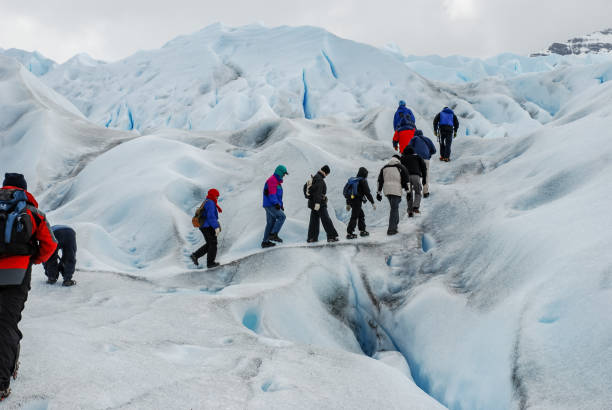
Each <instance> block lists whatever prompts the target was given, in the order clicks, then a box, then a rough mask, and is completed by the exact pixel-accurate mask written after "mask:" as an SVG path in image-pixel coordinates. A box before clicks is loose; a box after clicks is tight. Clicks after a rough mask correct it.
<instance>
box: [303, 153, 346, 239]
mask: <svg viewBox="0 0 612 410" xmlns="http://www.w3.org/2000/svg"><path fill="white" fill-rule="evenodd" d="M330 172H331V171H330V169H329V167H328V166H327V165H323V167H321V170H319V172H317V173H316V174H315V176H314V177H312V185H311V186H310V188H309V189H308V193H309V197H308V208H310V209H311V211H310V224H309V225H308V240H307V242H309V243H312V242H317V241H318V240H319V221H321V223H322V224H323V229H325V233H327V242H338V232H337V231H336V228H334V224H333V223H332V221H331V218H330V217H329V213H328V212H327V185H326V184H325V177H326V176H328V175H329V173H330Z"/></svg>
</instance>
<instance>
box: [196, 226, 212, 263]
mask: <svg viewBox="0 0 612 410" xmlns="http://www.w3.org/2000/svg"><path fill="white" fill-rule="evenodd" d="M200 232H202V235H204V239H205V240H206V243H205V244H204V245H203V246H202V247H201V248H200V249H198V250H197V251H195V252H194V253H193V254H194V256H195V257H196V258H197V259H200V258H201V257H202V256H204V255H206V264H207V265H208V266H210V265H212V264H213V263H214V262H215V258H216V257H217V235H215V230H214V229H213V228H211V227H210V226H209V227H206V228H200Z"/></svg>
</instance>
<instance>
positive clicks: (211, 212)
mask: <svg viewBox="0 0 612 410" xmlns="http://www.w3.org/2000/svg"><path fill="white" fill-rule="evenodd" d="M204 209H205V210H206V222H208V224H209V225H210V227H211V228H213V229H217V228H218V227H219V214H217V207H216V206H215V203H214V202H213V201H210V200H209V201H207V202H206V205H205V206H204Z"/></svg>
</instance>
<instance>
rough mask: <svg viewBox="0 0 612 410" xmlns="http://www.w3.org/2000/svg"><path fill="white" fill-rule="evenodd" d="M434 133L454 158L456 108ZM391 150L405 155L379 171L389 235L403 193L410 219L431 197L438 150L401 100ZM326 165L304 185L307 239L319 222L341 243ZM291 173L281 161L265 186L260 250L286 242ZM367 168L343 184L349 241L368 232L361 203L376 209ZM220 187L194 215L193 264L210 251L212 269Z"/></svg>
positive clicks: (446, 157) (445, 157)
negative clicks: (197, 236)
mask: <svg viewBox="0 0 612 410" xmlns="http://www.w3.org/2000/svg"><path fill="white" fill-rule="evenodd" d="M433 124H434V132H435V134H436V135H437V136H438V142H439V143H440V152H441V154H440V160H441V161H445V162H448V161H450V147H451V143H452V138H453V136H454V137H456V136H457V129H458V128H459V121H458V119H457V116H456V115H455V114H454V113H453V111H452V110H451V109H450V108H448V107H444V109H443V110H442V111H441V112H440V113H439V114H437V115H436V117H435V118H434V122H433ZM393 128H394V131H395V132H394V135H393V148H394V149H395V150H397V151H399V152H400V153H401V156H400V155H397V154H396V155H394V156H393V157H392V158H391V160H390V161H389V162H388V163H387V164H386V165H385V166H384V167H383V168H382V169H381V170H380V173H379V174H378V190H377V194H376V199H377V200H378V201H379V202H380V201H382V195H383V194H384V195H385V196H386V197H387V200H388V201H389V205H390V208H391V211H390V214H389V226H388V228H387V235H395V234H397V232H398V231H397V227H398V224H399V219H400V217H399V204H400V202H401V200H402V193H403V191H405V192H406V200H407V202H408V208H407V213H408V217H410V218H412V217H413V216H414V214H418V213H420V206H421V197H425V198H427V197H429V184H428V173H429V161H430V159H431V156H432V155H434V154H435V153H436V147H435V145H434V144H433V142H432V141H431V140H430V139H429V138H427V137H426V136H424V135H423V132H422V131H421V130H419V129H417V128H416V124H415V118H414V114H413V113H412V111H411V110H410V109H409V108H407V107H406V102H405V101H404V100H400V102H399V106H398V108H397V111H396V112H395V115H394V117H393ZM330 172H331V170H330V168H329V166H328V165H324V166H323V167H321V169H320V170H319V171H318V172H317V173H316V174H315V175H313V176H311V177H310V178H309V179H308V181H307V182H306V183H305V184H304V188H303V191H304V197H305V198H306V199H307V200H308V208H309V209H310V222H309V225H308V237H307V239H306V242H307V243H314V242H317V241H318V240H319V230H320V225H321V224H322V225H323V229H324V230H325V233H326V234H327V242H337V241H338V232H337V231H336V228H335V227H334V224H333V222H332V220H331V218H330V217H329V213H328V211H327V185H326V183H325V177H327V176H328V175H329V174H330ZM286 175H289V172H288V171H287V167H285V166H284V165H278V166H277V167H276V169H275V170H274V173H273V174H272V176H270V178H268V179H267V180H266V182H265V184H264V188H263V208H264V209H265V211H266V227H265V229H264V235H263V239H262V242H261V247H262V248H270V247H273V246H275V245H276V244H275V242H278V243H282V242H283V240H282V239H281V238H280V237H279V236H278V234H279V233H280V230H281V228H282V227H283V224H284V223H285V220H286V219H287V216H286V215H285V206H284V203H283V186H282V184H283V181H284V178H285V176H286ZM367 177H368V170H367V169H366V168H364V167H361V168H359V170H358V171H357V175H356V176H355V177H352V178H349V180H348V182H347V183H346V185H345V186H344V189H343V194H344V197H345V199H346V210H347V211H351V218H350V220H349V223H348V226H347V234H346V238H347V239H355V238H357V235H356V234H355V228H356V227H357V228H358V229H359V235H360V236H362V237H364V236H368V235H369V232H368V231H367V230H366V223H365V214H364V212H363V208H362V206H363V204H365V203H366V202H368V201H369V202H370V203H371V204H372V207H373V208H374V209H375V210H376V204H375V203H374V198H373V197H372V193H371V191H370V187H369V185H368V181H367ZM218 198H219V191H218V190H216V189H211V190H209V191H208V194H207V196H206V200H205V201H204V202H203V203H202V204H201V205H200V206H199V208H198V209H197V210H196V214H195V216H194V217H193V218H192V223H193V226H194V227H197V228H199V229H200V231H201V232H202V234H203V235H204V239H205V241H206V243H205V244H204V245H203V246H202V247H200V248H199V249H198V250H196V251H195V252H194V253H192V254H191V255H190V258H191V261H192V262H193V263H194V265H196V266H199V259H200V258H201V257H203V256H204V255H207V264H206V266H207V267H208V268H214V267H216V266H219V263H218V262H216V260H215V259H216V256H217V236H218V235H219V233H220V232H221V225H220V223H219V212H222V210H221V208H220V207H219V205H218V203H217V200H218Z"/></svg>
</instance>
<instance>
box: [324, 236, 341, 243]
mask: <svg viewBox="0 0 612 410" xmlns="http://www.w3.org/2000/svg"><path fill="white" fill-rule="evenodd" d="M338 240H339V239H338V237H337V236H334V237H333V238H327V242H338Z"/></svg>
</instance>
